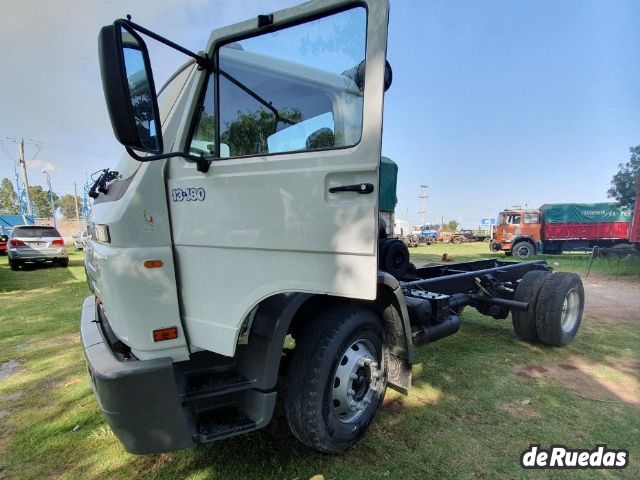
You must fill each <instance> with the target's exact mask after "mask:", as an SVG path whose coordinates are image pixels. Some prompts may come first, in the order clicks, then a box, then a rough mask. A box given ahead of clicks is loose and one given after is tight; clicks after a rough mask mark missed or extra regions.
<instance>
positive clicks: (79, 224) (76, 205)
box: [73, 182, 82, 232]
mask: <svg viewBox="0 0 640 480" xmlns="http://www.w3.org/2000/svg"><path fill="white" fill-rule="evenodd" d="M73 204H74V205H75V207H76V220H77V221H78V232H81V231H82V224H81V223H80V211H79V210H78V187H77V186H76V182H73Z"/></svg>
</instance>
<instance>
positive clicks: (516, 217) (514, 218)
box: [507, 213, 522, 225]
mask: <svg viewBox="0 0 640 480" xmlns="http://www.w3.org/2000/svg"><path fill="white" fill-rule="evenodd" d="M521 218H522V216H521V215H520V214H519V213H518V214H511V215H507V223H508V224H509V225H520V219H521Z"/></svg>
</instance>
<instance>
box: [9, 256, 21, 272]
mask: <svg viewBox="0 0 640 480" xmlns="http://www.w3.org/2000/svg"><path fill="white" fill-rule="evenodd" d="M9 268H11V270H13V271H14V272H15V271H16V270H18V269H19V268H20V262H19V261H18V260H13V259H11V258H10V259H9Z"/></svg>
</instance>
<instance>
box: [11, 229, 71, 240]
mask: <svg viewBox="0 0 640 480" xmlns="http://www.w3.org/2000/svg"><path fill="white" fill-rule="evenodd" d="M59 236H60V234H59V233H58V231H57V230H56V229H55V228H53V227H16V228H14V229H13V232H11V237H12V238H15V237H22V238H37V237H59Z"/></svg>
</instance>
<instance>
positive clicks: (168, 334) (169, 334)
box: [153, 327, 178, 342]
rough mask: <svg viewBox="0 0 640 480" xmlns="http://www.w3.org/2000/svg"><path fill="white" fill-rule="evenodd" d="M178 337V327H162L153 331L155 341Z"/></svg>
mask: <svg viewBox="0 0 640 480" xmlns="http://www.w3.org/2000/svg"><path fill="white" fill-rule="evenodd" d="M174 338H178V327H169V328H161V329H160V330H154V331H153V341H154V342H162V341H163V340H173V339H174Z"/></svg>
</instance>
